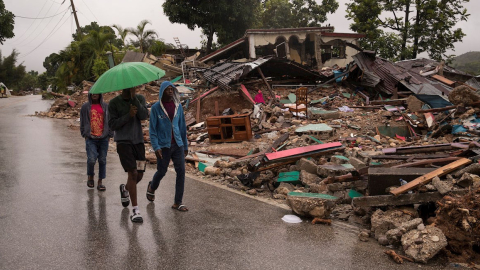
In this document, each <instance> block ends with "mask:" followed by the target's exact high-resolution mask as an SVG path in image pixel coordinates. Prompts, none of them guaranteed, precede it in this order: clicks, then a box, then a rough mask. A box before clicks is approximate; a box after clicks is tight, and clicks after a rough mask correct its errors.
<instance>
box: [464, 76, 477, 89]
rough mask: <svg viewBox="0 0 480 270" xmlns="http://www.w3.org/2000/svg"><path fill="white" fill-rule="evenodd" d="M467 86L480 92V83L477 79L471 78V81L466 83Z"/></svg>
mask: <svg viewBox="0 0 480 270" xmlns="http://www.w3.org/2000/svg"><path fill="white" fill-rule="evenodd" d="M465 84H466V85H468V86H471V87H473V88H475V89H477V90H480V83H479V82H478V81H477V80H475V78H471V79H470V80H468V81H466V82H465Z"/></svg>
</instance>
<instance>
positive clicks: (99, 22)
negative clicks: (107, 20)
mask: <svg viewBox="0 0 480 270" xmlns="http://www.w3.org/2000/svg"><path fill="white" fill-rule="evenodd" d="M82 2H83V3H84V4H85V6H87V8H88V10H89V11H90V13H92V15H93V17H94V18H95V20H97V22H98V23H100V22H99V21H98V19H97V16H95V14H94V13H93V12H92V10H91V9H90V8H89V7H88V5H87V3H85V1H83V0H82Z"/></svg>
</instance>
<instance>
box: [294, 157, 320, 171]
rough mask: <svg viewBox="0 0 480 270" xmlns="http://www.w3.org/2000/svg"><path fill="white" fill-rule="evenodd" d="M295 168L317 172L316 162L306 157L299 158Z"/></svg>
mask: <svg viewBox="0 0 480 270" xmlns="http://www.w3.org/2000/svg"><path fill="white" fill-rule="evenodd" d="M297 168H298V170H300V171H306V172H308V173H312V174H316V173H317V164H315V163H314V162H313V161H311V160H308V159H306V158H301V159H300V160H299V161H298V163H297Z"/></svg>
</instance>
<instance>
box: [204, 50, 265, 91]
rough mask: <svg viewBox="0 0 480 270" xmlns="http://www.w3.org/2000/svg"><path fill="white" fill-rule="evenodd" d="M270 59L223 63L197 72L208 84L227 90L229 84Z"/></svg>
mask: <svg viewBox="0 0 480 270" xmlns="http://www.w3.org/2000/svg"><path fill="white" fill-rule="evenodd" d="M270 59H271V58H260V59H257V60H255V61H253V62H248V63H234V62H224V63H219V64H217V65H215V66H213V67H211V68H209V69H205V70H199V72H200V73H201V74H202V76H203V77H204V78H205V79H206V80H207V81H209V82H211V83H213V84H216V85H218V86H220V88H222V89H226V90H229V89H230V86H229V85H230V84H231V83H233V82H236V81H238V80H240V78H242V77H244V76H245V75H247V74H248V73H249V72H250V71H252V70H254V69H255V68H257V67H259V66H261V65H262V64H264V63H266V62H268V61H269V60H270Z"/></svg>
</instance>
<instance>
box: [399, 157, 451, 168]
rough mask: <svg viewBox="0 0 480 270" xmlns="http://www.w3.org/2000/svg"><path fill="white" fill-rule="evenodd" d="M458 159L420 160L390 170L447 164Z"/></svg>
mask: <svg viewBox="0 0 480 270" xmlns="http://www.w3.org/2000/svg"><path fill="white" fill-rule="evenodd" d="M459 159H460V158H459V157H446V158H435V159H429V160H420V161H416V162H412V163H405V164H400V165H395V166H393V167H392V168H405V167H417V166H424V165H429V164H434V163H435V164H442V163H449V162H453V161H455V160H459Z"/></svg>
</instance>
